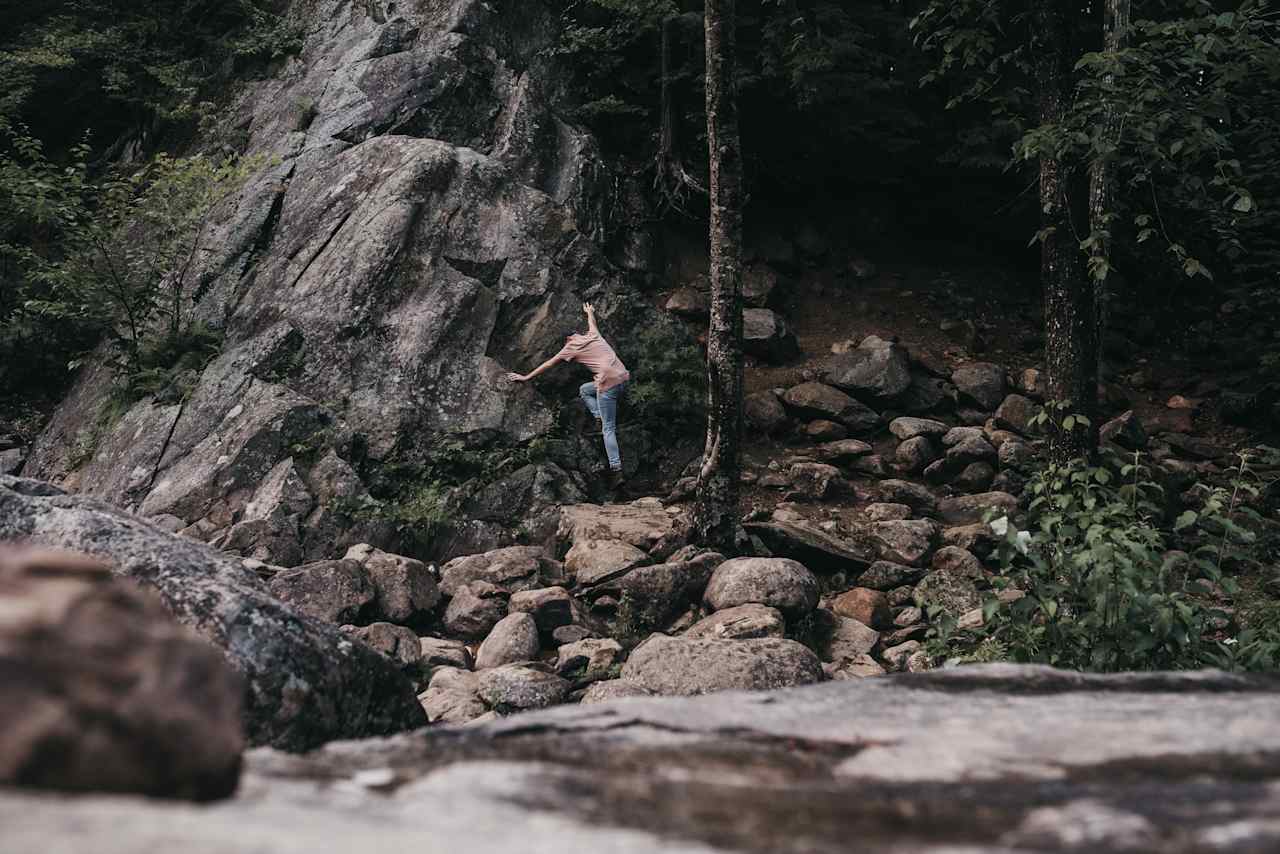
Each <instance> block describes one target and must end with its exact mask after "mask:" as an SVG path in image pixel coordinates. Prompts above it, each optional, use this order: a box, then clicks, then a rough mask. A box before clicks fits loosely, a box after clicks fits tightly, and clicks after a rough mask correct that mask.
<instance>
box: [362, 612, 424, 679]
mask: <svg viewBox="0 0 1280 854" xmlns="http://www.w3.org/2000/svg"><path fill="white" fill-rule="evenodd" d="M343 629H344V630H345V631H346V632H347V633H349V634H350V635H351V636H352V637H354V638H359V639H360V641H362V642H363V643H366V644H368V645H369V646H371V647H373V648H374V649H376V650H377V651H378V652H380V653H382V654H383V655H385V656H386V657H387V658H389V659H391V660H392V661H394V662H395V663H396V664H398V665H399V666H400V667H401V668H410V667H414V666H415V665H417V664H418V661H419V660H420V659H421V658H422V644H421V642H420V641H419V640H418V636H417V635H415V634H414V633H413V630H412V629H407V628H405V627H404V626H395V625H392V624H391V623H370V624H369V625H367V626H343Z"/></svg>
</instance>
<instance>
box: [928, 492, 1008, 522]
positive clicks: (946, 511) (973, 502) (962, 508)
mask: <svg viewBox="0 0 1280 854" xmlns="http://www.w3.org/2000/svg"><path fill="white" fill-rule="evenodd" d="M1017 509H1018V499H1016V498H1014V497H1013V496H1012V495H1010V494H1009V493H1007V492H980V493H978V494H977V495H958V496H956V497H954V498H944V499H942V500H941V501H939V502H938V513H939V514H940V515H941V516H942V519H943V521H945V522H947V523H949V524H951V525H968V524H971V523H973V522H981V521H983V516H984V515H986V513H987V511H988V510H990V511H992V512H994V513H995V514H996V515H997V516H999V515H1005V514H1012V513H1014V512H1016V511H1017Z"/></svg>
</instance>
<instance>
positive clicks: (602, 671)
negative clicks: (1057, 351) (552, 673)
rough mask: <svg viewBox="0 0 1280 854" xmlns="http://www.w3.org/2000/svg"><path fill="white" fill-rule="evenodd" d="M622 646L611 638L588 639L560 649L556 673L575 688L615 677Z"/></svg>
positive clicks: (620, 658) (620, 659)
mask: <svg viewBox="0 0 1280 854" xmlns="http://www.w3.org/2000/svg"><path fill="white" fill-rule="evenodd" d="M621 661H622V645H621V644H620V643H618V642H617V641H616V640H613V639H612V638H588V639H586V640H580V641H578V642H577V643H569V644H565V645H564V646H562V647H560V650H559V653H558V655H557V657H556V673H558V674H559V675H560V676H562V677H564V678H565V679H568V680H569V681H571V682H572V683H573V684H574V685H576V686H582V685H585V684H587V683H588V682H598V681H600V680H602V679H610V678H613V677H614V676H616V671H617V669H618V665H619V663H620V662H621Z"/></svg>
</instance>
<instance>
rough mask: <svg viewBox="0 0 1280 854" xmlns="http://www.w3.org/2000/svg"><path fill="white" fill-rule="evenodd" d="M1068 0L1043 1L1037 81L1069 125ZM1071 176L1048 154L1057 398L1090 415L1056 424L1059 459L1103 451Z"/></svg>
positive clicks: (1044, 170) (1049, 336)
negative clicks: (1068, 423) (1068, 424)
mask: <svg viewBox="0 0 1280 854" xmlns="http://www.w3.org/2000/svg"><path fill="white" fill-rule="evenodd" d="M1074 9H1075V7H1074V5H1073V4H1072V3H1070V2H1068V1H1067V0H1037V2H1036V6H1035V23H1036V33H1037V43H1036V44H1035V45H1034V46H1033V49H1034V51H1035V55H1036V60H1035V63H1036V82H1037V84H1038V88H1039V100H1040V124H1041V125H1042V126H1043V125H1057V126H1061V125H1062V120H1063V117H1064V114H1065V111H1066V106H1067V98H1068V95H1069V92H1070V82H1071V77H1070V74H1071V62H1070V53H1069V51H1068V45H1069V44H1070V37H1071V32H1070V26H1069V24H1070V21H1071V15H1072V14H1073V12H1074ZM1070 185H1071V178H1070V174H1069V171H1068V169H1067V168H1066V164H1064V163H1062V162H1061V161H1060V160H1059V159H1058V158H1057V157H1055V156H1054V155H1053V153H1052V152H1042V153H1041V155H1040V228H1041V243H1040V280H1041V284H1042V286H1043V287H1044V314H1045V317H1044V320H1045V362H1046V367H1047V368H1048V374H1049V389H1048V392H1049V400H1050V401H1052V402H1054V403H1056V404H1066V408H1065V409H1064V411H1063V412H1062V413H1059V414H1060V415H1075V416H1081V415H1083V416H1085V419H1077V420H1075V421H1074V422H1073V426H1072V428H1071V429H1066V428H1065V427H1063V426H1059V427H1056V428H1054V429H1053V430H1051V432H1050V437H1049V456H1050V458H1051V459H1052V460H1053V461H1054V462H1059V463H1061V462H1065V461H1067V460H1069V459H1072V458H1074V457H1081V456H1084V457H1092V456H1093V454H1094V452H1095V451H1096V450H1097V444H1098V425H1097V417H1096V415H1097V408H1098V407H1097V400H1098V337H1097V336H1098V328H1097V317H1096V316H1095V313H1094V289H1093V283H1092V282H1090V281H1089V279H1088V277H1087V276H1086V275H1084V270H1083V269H1082V264H1081V252H1080V248H1079V244H1078V241H1077V240H1076V237H1075V234H1074V231H1073V228H1072V223H1071V189H1070Z"/></svg>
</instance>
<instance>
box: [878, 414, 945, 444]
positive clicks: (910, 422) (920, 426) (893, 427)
mask: <svg viewBox="0 0 1280 854" xmlns="http://www.w3.org/2000/svg"><path fill="white" fill-rule="evenodd" d="M948 429H949V428H948V427H947V425H946V424H943V423H942V422H941V421H933V420H931V419H928V418H912V417H911V416H908V415H903V416H900V417H898V418H895V419H893V420H892V421H890V422H889V432H890V433H892V434H893V435H894V436H896V437H897V439H898V441H900V442H905V441H907V440H908V439H914V438H916V437H918V436H924V437H925V438H927V439H941V438H942V437H943V436H944V435H946V432H947V430H948Z"/></svg>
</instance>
